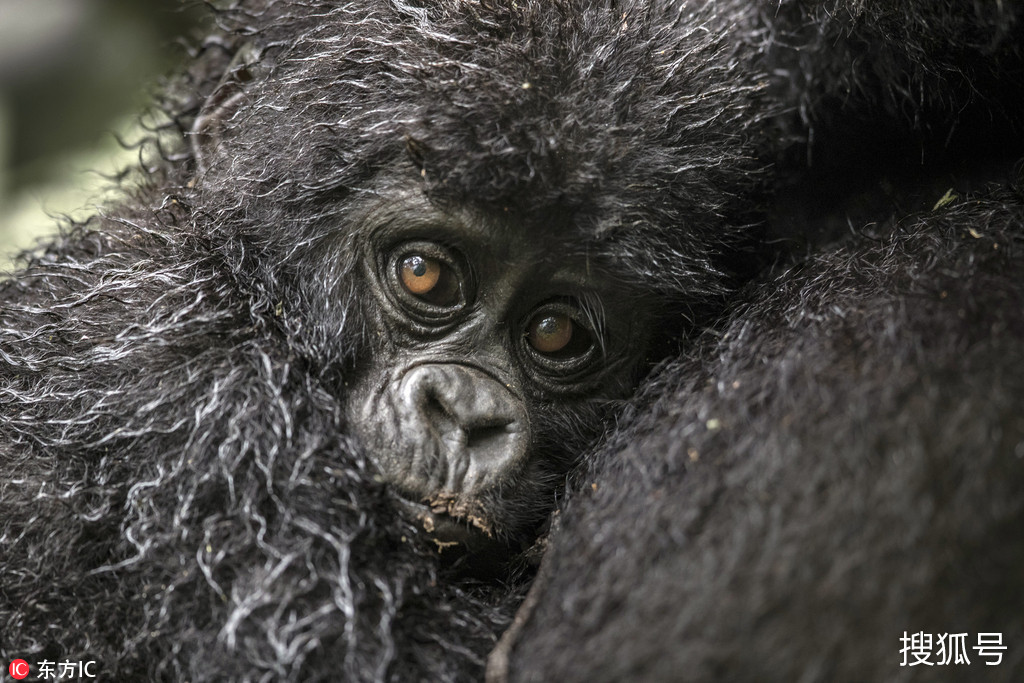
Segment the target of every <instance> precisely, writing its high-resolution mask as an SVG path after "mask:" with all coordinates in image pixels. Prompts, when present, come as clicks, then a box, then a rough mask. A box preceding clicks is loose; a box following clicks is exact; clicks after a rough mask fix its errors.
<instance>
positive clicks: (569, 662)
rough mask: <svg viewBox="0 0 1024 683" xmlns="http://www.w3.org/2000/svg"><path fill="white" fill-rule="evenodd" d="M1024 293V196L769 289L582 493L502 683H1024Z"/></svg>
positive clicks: (589, 474)
mask: <svg viewBox="0 0 1024 683" xmlns="http://www.w3.org/2000/svg"><path fill="white" fill-rule="evenodd" d="M1022 273H1024V198H1022V196H1021V195H1020V194H1016V195H1012V196H999V197H996V198H992V199H987V200H971V201H964V202H961V203H958V204H957V205H955V206H951V207H947V208H944V209H941V210H939V211H937V212H935V213H933V214H926V215H923V216H919V217H913V218H908V219H906V220H905V221H903V222H901V223H900V224H899V225H898V226H895V227H894V228H893V231H892V234H891V235H888V236H885V237H884V238H882V239H878V238H877V237H875V236H873V235H867V234H865V235H863V236H861V237H859V238H858V239H856V240H854V241H852V242H851V243H850V244H847V245H845V246H842V247H839V248H836V249H835V250H831V251H829V252H827V253H824V254H821V255H819V256H815V257H813V258H811V259H809V260H808V261H807V262H806V263H803V264H801V265H799V266H797V267H794V268H792V269H789V270H786V271H784V272H781V273H779V274H778V275H776V276H774V277H772V278H769V279H767V280H766V281H765V282H763V283H762V284H760V285H758V286H756V287H754V288H753V289H752V291H751V292H750V293H749V295H748V296H747V297H746V301H745V303H744V304H742V305H741V306H739V308H738V309H737V310H736V311H735V312H734V313H733V314H732V315H731V316H729V318H728V320H727V321H725V322H724V324H722V326H721V327H719V328H717V329H715V330H713V331H709V332H708V333H707V334H706V335H705V336H704V337H703V338H701V339H700V340H698V342H697V343H696V344H695V346H694V347H693V348H692V349H691V350H690V351H688V352H687V353H685V354H684V355H683V356H682V357H681V358H680V359H678V360H677V361H675V362H674V363H672V364H670V365H668V366H667V367H665V368H664V369H663V370H662V371H661V372H660V373H659V375H658V376H657V377H656V378H654V379H653V380H652V381H651V382H650V383H649V384H648V385H647V386H646V387H645V395H644V396H643V397H642V399H641V400H640V401H639V405H638V408H637V413H636V414H635V415H634V416H633V418H632V420H631V421H630V423H629V425H628V426H623V427H622V428H620V430H619V431H618V433H617V434H616V435H615V437H614V438H613V439H612V441H611V442H610V443H609V444H608V445H607V446H606V447H605V448H604V449H603V450H602V451H600V452H599V453H598V454H597V455H596V456H595V458H594V459H593V462H592V465H591V467H590V468H589V470H588V471H586V472H585V473H583V474H582V475H581V476H580V478H579V480H578V482H577V485H576V490H577V491H578V493H577V494H576V495H575V496H574V498H573V499H572V501H571V504H569V505H568V506H567V507H566V509H564V510H563V514H562V515H561V520H562V522H561V525H560V528H559V529H558V532H557V533H554V534H553V537H552V541H551V549H550V550H549V551H548V555H547V556H546V557H545V560H544V565H543V567H542V570H541V575H540V576H539V577H538V579H537V580H536V582H535V584H534V587H533V589H532V592H531V596H530V599H529V601H528V604H530V605H533V608H532V612H529V611H527V612H524V613H523V614H521V616H520V618H521V619H525V621H524V623H523V624H521V626H520V628H521V632H520V633H519V634H518V637H517V638H516V639H515V640H514V643H513V644H514V647H513V648H512V650H511V658H510V661H511V674H512V675H511V676H510V677H509V678H508V680H513V681H550V680H568V681H588V682H589V681H609V682H611V681H678V680H687V681H717V680H734V681H735V680H742V681H754V680H773V681H797V680H799V681H866V680H867V681H883V680H884V681H906V680H942V681H952V680H965V681H967V680H970V681H979V680H986V681H987V680H992V681H1007V682H1009V681H1018V680H1021V676H1022V675H1024V649H1022V648H1021V643H1022V642H1024V622H1022V620H1021V612H1020V605H1021V604H1024V581H1022V577H1024V544H1022V542H1021V529H1022V528H1024V417H1022V416H1024V411H1022V407H1024V279H1022V278H1021V275H1022ZM905 631H906V632H908V633H916V632H919V631H923V632H925V633H931V634H935V637H936V638H937V637H938V634H940V633H964V632H965V633H968V634H970V635H969V636H968V643H967V645H968V648H969V649H968V652H967V654H968V657H969V659H970V662H971V664H970V666H964V665H961V666H952V665H950V666H934V667H925V666H918V667H916V668H910V667H902V668H901V667H900V663H901V661H903V658H902V656H901V654H900V649H901V647H903V645H902V643H901V642H900V638H901V636H903V634H904V632H905ZM979 632H998V633H1002V634H1003V642H1004V643H1005V644H1006V645H1007V646H1008V650H1006V652H1005V653H1004V654H1005V656H1004V658H1003V661H1002V664H1001V665H1000V666H997V667H988V666H986V665H985V662H986V661H987V660H985V659H983V658H980V657H978V656H976V653H975V651H974V650H973V649H970V648H973V646H974V645H975V644H976V643H977V634H978V633H979ZM935 646H936V650H935V652H936V653H937V652H938V649H937V648H938V643H937V640H936V645H935ZM908 661H910V662H913V661H915V660H914V657H913V656H910V657H909V659H908ZM931 661H933V662H937V661H938V656H937V655H936V656H933V657H932V659H931ZM499 664H502V663H499ZM506 672H507V669H505V667H504V666H503V665H500V666H496V667H495V669H494V673H495V674H501V675H495V676H494V680H503V679H504V676H503V674H504V673H506Z"/></svg>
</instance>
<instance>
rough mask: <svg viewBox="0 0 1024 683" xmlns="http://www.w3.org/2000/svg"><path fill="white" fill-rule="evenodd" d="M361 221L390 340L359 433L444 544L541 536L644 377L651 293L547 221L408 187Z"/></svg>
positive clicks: (375, 360) (375, 327) (352, 408)
mask: <svg viewBox="0 0 1024 683" xmlns="http://www.w3.org/2000/svg"><path fill="white" fill-rule="evenodd" d="M410 217H415V219H414V220H413V219H410ZM360 225H361V226H362V227H361V232H362V233H363V234H365V235H367V237H366V238H365V240H363V244H362V246H363V250H362V253H361V254H360V256H361V259H360V260H361V263H362V265H363V267H362V272H361V273H360V274H359V277H361V278H363V279H364V282H365V285H366V287H365V291H366V292H367V293H368V294H369V295H370V296H369V297H368V298H367V301H366V308H367V309H368V311H369V314H368V315H367V316H366V319H367V320H368V326H369V330H370V334H371V337H373V338H375V339H376V340H377V341H376V343H375V344H373V348H372V353H368V354H366V357H365V358H363V359H362V360H361V361H360V362H359V363H358V364H357V368H356V370H355V372H354V373H353V375H354V379H353V380H352V381H351V385H350V394H349V403H348V408H347V414H348V416H349V421H350V423H351V424H352V425H353V427H354V430H355V433H356V434H358V435H359V436H360V437H361V441H362V443H363V444H364V446H365V447H366V448H367V449H368V450H369V452H370V453H371V454H372V457H373V459H374V460H375V462H376V463H377V465H378V466H379V467H380V469H381V470H382V472H383V474H384V477H385V479H386V480H387V481H388V482H389V483H390V484H392V485H393V486H395V487H396V488H397V489H398V490H400V491H401V492H402V493H403V494H404V495H405V496H406V497H407V498H408V499H409V501H410V506H411V507H413V508H414V509H415V511H416V512H417V513H418V514H419V515H420V516H421V519H422V521H423V524H424V526H425V527H426V528H427V530H428V531H432V532H433V533H434V534H435V535H436V536H437V537H438V538H439V540H441V541H444V542H452V541H463V542H469V543H471V544H472V542H473V541H474V536H476V537H477V538H476V540H478V541H479V540H482V539H480V538H479V536H480V534H481V533H482V534H483V535H485V536H493V537H496V538H499V539H501V540H504V541H508V540H511V539H514V538H519V537H521V538H520V540H522V541H524V542H527V541H529V540H530V538H531V533H530V532H531V531H532V530H533V528H534V527H535V526H536V525H537V524H538V523H539V522H542V521H543V520H544V518H545V517H546V516H547V509H548V507H549V505H550V500H551V490H552V487H553V486H554V485H555V484H556V482H557V481H558V478H559V476H560V475H562V474H563V473H564V472H565V470H566V469H567V468H568V467H569V465H570V464H571V462H572V460H573V458H574V457H576V456H577V455H578V453H579V452H580V450H581V449H582V447H583V446H584V444H585V443H586V441H587V440H589V439H591V438H593V434H594V430H595V426H597V425H600V424H601V421H602V417H603V415H602V413H603V412H604V409H605V408H606V407H607V405H608V404H609V399H616V398H621V397H623V396H624V395H625V394H626V393H627V392H628V391H629V389H630V387H631V386H632V384H633V382H634V381H635V373H636V370H637V366H638V364H639V361H640V360H641V359H642V357H643V355H642V354H643V350H644V348H645V346H646V342H647V336H648V335H647V331H646V330H647V328H648V327H649V323H648V317H649V315H648V311H649V309H650V304H649V303H648V302H649V300H650V297H649V296H646V295H645V293H644V292H643V291H642V290H639V289H637V288H629V287H627V286H623V285H616V284H615V283H618V282H621V280H622V277H621V275H620V274H618V273H616V272H615V269H614V267H613V265H612V264H610V263H608V262H607V259H602V258H601V257H600V256H596V257H591V258H588V255H587V254H586V253H585V252H584V251H583V250H582V249H581V248H580V244H579V242H575V243H574V242H573V241H571V240H567V239H566V237H565V231H564V230H552V228H553V227H555V226H553V225H552V224H551V222H550V221H546V222H538V223H535V224H531V223H530V222H528V221H523V220H521V219H520V220H517V221H514V220H509V219H504V220H502V219H496V218H493V217H489V216H487V215H485V214H483V213H482V212H479V211H473V210H470V209H468V208H467V209H462V210H460V211H457V212H445V211H440V210H438V209H436V208H434V207H432V206H431V205H430V203H429V202H427V201H426V200H425V199H424V198H423V197H422V195H418V194H415V193H408V194H405V195H402V196H399V197H397V198H394V199H392V198H390V197H388V198H387V199H383V200H380V201H378V202H376V203H375V204H374V205H373V206H372V207H371V208H369V209H368V210H367V211H366V213H365V216H361V217H360ZM524 228H525V229H524ZM467 523H468V524H467ZM470 531H472V532H475V533H474V534H469V533H468V532H470Z"/></svg>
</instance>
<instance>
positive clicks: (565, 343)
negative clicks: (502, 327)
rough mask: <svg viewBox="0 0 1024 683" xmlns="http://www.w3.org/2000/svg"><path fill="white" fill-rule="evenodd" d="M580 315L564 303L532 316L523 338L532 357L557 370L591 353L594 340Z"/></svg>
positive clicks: (545, 308)
mask: <svg viewBox="0 0 1024 683" xmlns="http://www.w3.org/2000/svg"><path fill="white" fill-rule="evenodd" d="M579 316H580V312H579V310H578V309H576V308H575V307H573V306H569V305H565V304H548V305H546V306H544V307H543V308H541V309H540V310H539V311H537V312H536V313H534V314H533V317H531V318H530V320H529V322H528V323H527V324H526V332H525V335H524V336H525V337H526V341H527V343H528V344H529V345H530V348H531V349H532V350H533V351H534V353H535V357H537V358H538V360H542V361H544V362H545V364H547V363H548V362H552V361H554V362H556V363H557V365H558V366H559V367H560V366H561V365H562V364H564V363H565V362H571V363H572V364H574V365H575V364H576V363H578V362H580V361H584V360H586V358H588V357H589V356H590V355H591V352H592V351H593V350H594V338H593V336H592V335H591V333H590V331H589V330H588V329H587V328H586V327H585V326H584V325H583V324H582V323H580V322H579V320H580V317H579Z"/></svg>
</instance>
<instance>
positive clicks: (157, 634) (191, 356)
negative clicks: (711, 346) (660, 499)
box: [0, 0, 764, 681]
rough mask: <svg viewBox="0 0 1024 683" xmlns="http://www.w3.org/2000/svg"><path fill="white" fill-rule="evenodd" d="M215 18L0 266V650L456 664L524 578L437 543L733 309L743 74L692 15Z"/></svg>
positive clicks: (190, 667)
mask: <svg viewBox="0 0 1024 683" xmlns="http://www.w3.org/2000/svg"><path fill="white" fill-rule="evenodd" d="M210 5H211V6H213V7H215V8H216V9H215V10H214V11H216V13H217V21H216V27H215V28H213V29H211V34H210V35H209V36H208V37H207V38H206V39H205V40H204V41H203V42H202V44H201V45H200V46H199V47H198V48H197V50H196V52H195V55H194V58H193V60H192V61H191V62H190V63H189V64H188V65H187V69H186V71H185V72H184V73H183V74H181V75H180V76H179V77H178V78H177V79H175V80H173V81H171V82H170V84H169V85H168V87H167V88H166V89H165V91H164V92H163V93H162V95H161V99H160V105H161V107H162V109H163V113H164V115H165V119H164V120H166V122H167V124H166V127H165V128H164V129H162V130H161V131H158V132H156V133H154V140H151V141H150V142H156V143H158V144H155V145H154V146H153V147H154V149H155V150H156V151H158V152H159V154H154V155H143V158H144V159H145V161H146V166H145V167H144V168H142V169H140V172H139V173H138V174H136V177H135V180H137V181H138V182H137V183H134V184H132V185H131V186H130V187H126V189H125V192H124V193H123V195H122V197H121V199H120V200H118V201H112V202H109V203H108V204H106V205H105V206H104V208H103V210H102V211H101V212H99V214H98V215H97V216H96V217H94V218H92V219H91V220H89V221H87V222H86V223H84V224H81V225H75V226H69V227H68V229H67V230H65V232H64V234H62V235H61V236H60V237H58V238H55V239H54V240H53V241H52V242H51V243H50V244H47V245H45V247H43V248H42V249H40V250H39V251H38V252H36V253H33V254H29V255H27V256H26V257H25V259H24V260H23V262H22V266H21V269H20V270H19V271H18V272H16V273H14V274H13V276H11V277H10V278H8V279H6V280H4V281H2V282H0V301H2V302H3V304H2V305H0V472H2V474H3V478H0V500H2V506H3V510H2V513H0V658H7V659H8V660H10V659H14V658H24V659H25V660H26V661H28V662H29V663H30V664H32V665H33V666H34V667H35V666H37V665H38V663H39V662H42V661H46V660H49V661H58V660H59V661H64V660H66V659H71V660H72V661H75V660H81V661H96V662H98V667H97V668H96V669H94V670H96V671H97V674H98V675H100V676H102V677H104V678H105V679H110V680H192V681H202V680H339V679H340V680H352V681H364V680H389V681H407V680H438V681H450V680H459V681H462V680H478V679H479V678H480V676H481V674H482V667H483V661H484V657H485V656H486V654H487V652H488V651H490V649H491V648H492V647H493V646H494V643H495V642H496V640H497V635H498V634H499V633H500V632H501V631H503V630H504V628H505V627H506V626H507V625H508V623H509V621H510V619H511V615H512V613H513V611H514V606H515V604H516V603H517V602H518V601H519V599H520V597H521V595H522V590H523V587H524V583H525V581H527V580H528V579H529V577H528V576H524V575H521V574H516V573H515V572H511V574H512V575H511V576H505V575H503V576H502V578H503V579H504V580H502V581H493V582H482V581H480V580H479V579H480V575H479V574H475V575H470V576H467V574H472V573H471V572H464V571H463V569H465V568H466V564H467V563H468V562H464V561H463V560H469V561H472V562H476V561H477V558H481V557H487V558H495V557H496V558H497V559H499V560H501V559H504V557H503V556H501V553H505V552H512V553H516V552H518V551H519V549H520V548H521V547H522V545H523V544H525V543H529V542H530V541H532V540H533V538H534V537H535V536H536V535H537V533H538V530H539V529H541V528H542V524H543V523H544V520H545V517H546V516H548V515H549V514H550V512H551V510H552V508H553V507H554V504H555V502H556V500H557V491H558V488H559V487H560V486H561V485H562V482H563V480H564V478H565V472H566V470H567V469H568V468H569V466H570V464H571V463H572V462H573V461H574V460H576V459H578V458H580V457H581V455H582V454H583V453H585V452H586V448H587V446H589V444H590V443H591V442H592V441H594V439H595V438H596V437H597V436H598V435H599V434H600V432H601V430H602V429H603V428H604V426H605V424H607V419H606V418H608V417H610V415H611V413H610V411H609V408H611V407H612V406H613V405H614V404H615V403H616V402H617V400H618V399H620V398H621V397H623V396H624V395H625V394H627V393H629V392H630V391H631V390H632V386H633V385H634V383H635V379H636V376H637V374H638V372H639V371H640V370H642V369H643V367H644V366H645V365H646V364H648V363H650V362H654V361H655V360H656V356H657V354H656V353H653V350H654V349H656V348H660V347H659V346H657V345H658V344H660V343H661V340H659V339H658V338H659V337H663V338H664V339H666V340H672V342H673V343H675V342H676V341H677V340H678V339H679V337H678V336H677V335H679V334H684V333H686V332H687V331H688V330H690V329H691V328H692V327H695V326H698V325H700V324H701V323H702V322H704V321H706V319H707V317H706V316H708V314H709V313H711V312H712V311H714V309H716V308H719V307H720V306H721V305H722V303H723V302H724V301H725V300H726V297H727V295H728V293H729V291H730V290H731V287H732V285H733V284H734V282H733V279H734V277H733V276H734V272H733V270H732V268H733V265H734V264H733V263H732V256H731V255H732V254H734V253H735V252H736V249H737V247H738V246H740V245H741V244H747V243H748V241H749V240H750V238H751V235H750V232H751V231H750V229H749V228H748V227H747V226H749V225H750V220H749V218H750V212H751V207H752V206H753V205H754V204H755V203H756V200H757V198H756V197H755V196H754V193H753V192H751V191H750V190H751V188H752V187H753V186H755V185H756V183H758V182H759V178H758V176H757V174H756V173H754V171H756V170H757V169H758V168H760V166H761V163H760V162H758V161H757V155H756V151H757V150H756V149H755V143H754V142H753V141H754V140H755V139H756V136H754V135H753V134H752V133H753V129H754V127H755V124H756V121H755V122H752V121H751V120H750V107H751V106H752V103H753V102H754V101H755V100H756V99H757V98H758V97H759V93H760V92H761V90H762V89H763V86H762V83H763V82H764V77H763V76H764V74H762V73H760V72H755V71H753V70H750V69H747V68H744V67H743V66H742V64H741V63H740V62H739V61H737V59H736V58H735V55H734V51H733V50H732V49H730V48H729V47H728V45H727V42H728V38H729V27H730V26H731V23H730V22H718V23H715V22H713V21H712V19H714V18H715V16H716V14H715V10H714V8H705V7H704V5H703V4H702V5H701V7H698V8H692V7H690V6H689V5H688V4H685V3H684V4H675V3H658V2H645V1H640V0H638V1H637V2H625V3H604V2H591V1H590V0H571V1H566V2H557V3H553V2H547V1H546V0H536V1H522V0H519V1H517V2H498V3H492V2H463V1H461V0H428V1H427V2H415V3H410V2H398V1H395V2H382V1H380V0H355V1H345V2H341V1H339V0H232V1H230V2H216V3H210ZM755 118H756V117H755ZM741 130H742V131H745V132H750V133H751V134H750V135H747V134H743V135H740V134H737V131H741ZM655 321H656V327H655ZM410 510H411V514H410V513H409V511H410ZM425 527H426V528H427V529H428V530H432V531H433V534H435V535H431V534H430V533H426V532H425ZM453 541H459V542H460V543H459V545H460V546H461V547H462V548H463V549H468V550H471V551H472V550H478V551H479V552H466V553H463V552H457V551H447V552H445V553H444V554H443V555H442V554H439V553H438V544H441V545H447V544H450V543H451V542H453ZM497 549H500V550H501V552H500V553H499V552H497Z"/></svg>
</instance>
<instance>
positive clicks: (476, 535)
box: [402, 492, 498, 552]
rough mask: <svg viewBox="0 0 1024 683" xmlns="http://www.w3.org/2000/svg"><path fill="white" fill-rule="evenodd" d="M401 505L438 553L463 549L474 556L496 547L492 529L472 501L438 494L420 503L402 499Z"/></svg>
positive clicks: (442, 493)
mask: <svg viewBox="0 0 1024 683" xmlns="http://www.w3.org/2000/svg"><path fill="white" fill-rule="evenodd" d="M402 503H403V505H404V506H405V507H406V509H407V510H408V511H409V512H410V513H411V514H412V515H413V517H414V518H415V519H416V521H417V522H419V524H420V526H421V527H422V528H423V530H424V531H426V532H427V533H428V534H430V536H431V538H432V539H433V540H434V542H435V543H436V544H437V546H438V548H439V549H441V550H445V549H447V548H452V547H455V546H463V547H464V548H465V549H466V550H468V551H470V552H477V551H481V550H490V549H493V546H494V545H495V544H497V543H498V541H497V539H496V538H495V533H494V527H493V525H492V524H491V523H490V522H489V521H488V519H487V517H486V516H485V514H484V511H483V510H482V507H481V506H480V505H479V504H478V503H476V502H474V501H466V500H460V499H459V498H458V497H456V496H455V495H453V494H451V493H448V492H441V493H438V494H435V495H434V496H431V497H430V498H427V499H425V500H423V501H422V502H414V501H411V500H408V499H403V500H402Z"/></svg>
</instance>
